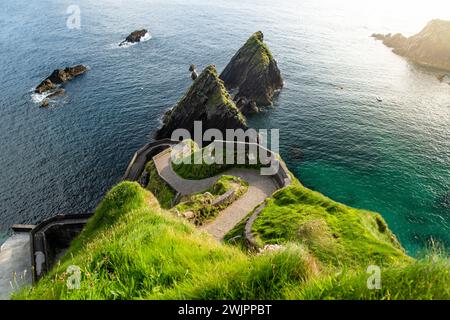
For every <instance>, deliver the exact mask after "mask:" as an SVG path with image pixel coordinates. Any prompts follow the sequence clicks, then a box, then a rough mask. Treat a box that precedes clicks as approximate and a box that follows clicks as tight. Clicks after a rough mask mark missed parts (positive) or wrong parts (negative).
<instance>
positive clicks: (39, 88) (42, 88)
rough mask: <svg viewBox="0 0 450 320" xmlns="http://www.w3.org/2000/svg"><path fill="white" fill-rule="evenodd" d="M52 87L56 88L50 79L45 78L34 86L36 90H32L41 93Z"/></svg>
mask: <svg viewBox="0 0 450 320" xmlns="http://www.w3.org/2000/svg"><path fill="white" fill-rule="evenodd" d="M54 88H56V85H55V84H54V83H53V82H51V81H50V79H45V80H44V81H42V82H41V83H40V84H39V85H38V86H37V87H36V90H34V92H36V93H43V92H45V91H48V90H52V89H54Z"/></svg>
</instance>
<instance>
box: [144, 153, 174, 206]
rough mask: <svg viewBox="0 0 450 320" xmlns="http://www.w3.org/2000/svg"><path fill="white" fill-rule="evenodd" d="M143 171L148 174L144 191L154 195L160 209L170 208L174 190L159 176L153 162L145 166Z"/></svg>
mask: <svg viewBox="0 0 450 320" xmlns="http://www.w3.org/2000/svg"><path fill="white" fill-rule="evenodd" d="M145 171H146V172H147V174H148V184H147V187H146V189H147V190H149V191H150V192H152V193H153V194H154V195H155V197H156V198H157V199H158V201H159V203H160V205H161V207H162V208H165V209H168V208H171V207H172V205H173V201H174V199H175V196H176V192H175V190H173V188H172V187H171V186H170V185H169V184H167V182H165V181H164V180H163V179H162V178H161V177H160V176H159V174H158V171H157V170H156V166H155V163H154V162H153V160H151V161H149V162H148V163H147V164H146V166H145Z"/></svg>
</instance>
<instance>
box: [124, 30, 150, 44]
mask: <svg viewBox="0 0 450 320" xmlns="http://www.w3.org/2000/svg"><path fill="white" fill-rule="evenodd" d="M147 33H148V30H147V29H142V30H135V31H133V32H132V33H130V34H129V35H128V36H127V37H126V38H125V40H124V41H122V42H121V43H120V44H119V46H123V45H125V44H127V43H136V42H140V41H141V39H142V38H143V37H145V35H146V34H147Z"/></svg>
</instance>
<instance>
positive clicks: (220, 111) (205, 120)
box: [156, 66, 247, 139]
mask: <svg viewBox="0 0 450 320" xmlns="http://www.w3.org/2000/svg"><path fill="white" fill-rule="evenodd" d="M194 121H202V129H203V132H204V131H205V130H207V129H210V128H216V129H219V130H220V131H222V132H223V133H225V130H226V129H237V128H242V129H246V128H247V125H246V121H245V118H244V116H243V115H242V113H241V112H240V111H239V110H238V108H237V107H236V105H235V104H234V102H233V101H232V99H231V97H230V95H229V94H228V92H227V90H226V89H225V86H224V84H223V82H222V80H220V79H219V77H218V75H217V71H216V68H215V67H214V66H208V67H206V68H205V70H203V72H202V73H201V74H200V75H199V76H198V78H197V79H196V80H195V81H194V83H193V84H192V85H191V87H190V88H189V90H188V91H187V93H186V94H185V95H184V96H183V98H182V99H181V100H180V101H179V102H178V103H177V105H176V106H175V107H173V109H171V110H169V111H168V112H167V113H166V114H165V115H164V119H163V126H162V128H161V129H159V130H158V132H157V133H156V139H162V138H170V137H171V135H172V132H173V131H174V130H175V129H178V128H183V129H187V130H188V131H189V132H190V133H191V135H192V136H193V132H194Z"/></svg>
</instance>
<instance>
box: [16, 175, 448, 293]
mask: <svg viewBox="0 0 450 320" xmlns="http://www.w3.org/2000/svg"><path fill="white" fill-rule="evenodd" d="M286 192H287V194H285V195H284V193H283V192H280V193H279V194H278V195H276V196H275V197H274V199H272V200H269V202H270V204H269V206H270V205H272V206H274V207H273V208H274V209H275V208H277V207H278V208H279V210H286V212H288V213H289V211H292V210H294V208H295V207H296V206H301V207H303V209H305V210H304V212H306V209H307V208H310V209H311V212H312V213H313V214H315V215H320V214H325V215H328V214H330V215H331V214H332V212H334V213H336V217H335V219H331V217H330V220H335V221H334V223H331V224H329V226H330V227H333V226H334V224H336V225H337V226H339V227H337V229H336V230H335V232H336V233H337V235H338V236H339V237H340V238H341V240H342V241H345V242H347V244H345V245H343V246H342V248H340V249H339V250H341V249H342V250H348V251H349V252H348V255H349V256H352V255H353V251H355V250H356V251H357V252H358V248H359V247H361V246H368V245H371V244H373V246H372V247H371V248H372V249H371V250H369V251H368V252H367V253H366V254H365V255H366V256H367V257H369V259H368V260H367V259H350V260H348V259H346V258H345V255H344V259H342V266H339V267H338V266H336V265H333V264H331V265H329V264H327V260H328V259H329V257H328V253H327V254H325V255H324V256H321V255H320V254H319V252H318V251H317V250H318V248H315V247H314V246H311V245H310V244H309V243H304V242H303V241H300V240H301V239H299V238H297V237H295V236H294V237H287V236H283V237H284V238H280V237H278V239H283V241H282V243H283V247H282V248H281V249H278V250H273V251H270V250H266V251H264V252H262V253H259V254H254V253H248V252H245V251H242V250H240V249H238V248H235V247H232V246H228V245H223V244H221V243H219V242H217V241H215V240H214V239H213V238H211V237H210V236H209V235H208V234H205V233H201V232H199V231H198V230H196V229H195V227H194V226H193V225H191V224H189V223H187V222H186V221H185V220H183V219H181V218H177V217H175V215H173V214H171V213H170V212H168V211H165V210H162V209H161V208H160V207H159V205H158V203H157V201H156V199H155V198H154V197H153V195H152V194H151V193H150V192H148V191H146V190H144V189H143V188H141V187H140V186H139V185H138V184H137V183H131V182H123V183H121V184H119V185H118V186H116V187H114V188H113V189H112V190H111V191H110V192H109V193H108V194H107V196H106V197H105V198H104V200H103V201H102V203H101V204H100V205H99V207H98V209H97V211H96V213H95V215H94V217H93V218H92V219H91V220H90V221H89V223H88V225H87V226H86V228H85V230H84V231H83V232H82V234H81V235H80V236H79V238H78V239H76V240H75V241H74V243H73V244H72V246H71V248H70V250H69V252H68V253H67V254H66V255H65V256H64V257H63V258H62V261H61V263H60V264H59V265H57V266H56V267H55V268H54V270H53V271H52V272H51V273H50V274H48V275H47V276H45V277H44V278H43V279H42V280H41V281H40V282H39V283H38V284H37V285H36V286H35V287H33V288H30V289H26V290H24V291H22V292H21V293H19V294H16V295H15V298H16V299H283V298H287V299H319V298H320V299H322V298H323V299H329V298H346V299H359V298H371V299H405V298H409V299H411V298H412V299H421V298H423V299H431V298H447V299H448V298H450V293H449V288H448V280H449V268H448V267H449V264H448V260H446V259H443V258H439V257H438V256H434V257H433V258H430V259H427V260H423V261H420V262H415V261H413V259H410V258H408V257H407V256H406V255H405V254H404V253H403V252H402V251H401V249H400V248H399V246H398V244H397V243H396V242H395V241H391V240H390V234H389V233H388V230H387V229H385V230H384V231H383V232H381V233H380V234H378V233H379V227H377V226H375V225H373V224H372V223H371V222H368V224H366V223H363V222H362V220H361V219H360V218H358V214H360V212H358V210H350V209H348V210H349V212H347V213H345V214H347V215H348V216H349V217H347V218H344V219H341V218H342V215H343V213H342V214H341V213H339V210H340V209H339V208H338V210H336V211H334V210H330V212H329V213H324V212H323V211H322V210H319V209H318V207H322V208H324V209H325V208H330V209H331V208H333V203H331V201H330V200H327V199H325V198H321V197H320V196H318V195H317V194H313V193H310V192H306V190H305V191H304V192H303V191H302V192H301V193H296V191H295V189H292V190H289V191H286ZM334 205H337V204H334ZM315 207H317V208H315ZM300 209H301V208H300V207H299V210H300ZM291 217H293V216H292V215H291ZM298 217H299V216H297V218H298ZM304 220H305V219H304ZM337 220H342V221H341V222H339V223H338V222H337ZM327 221H328V220H327ZM284 225H285V226H287V225H286V224H284ZM296 225H299V226H301V225H302V222H301V221H300V222H298V223H296ZM354 227H355V228H356V229H355V230H352V228H354ZM377 229H378V231H377ZM258 230H259V229H258ZM360 232H361V233H362V236H359V237H358V236H356V237H355V235H356V234H357V233H360ZM288 233H289V232H288ZM278 234H279V235H283V234H284V233H283V232H281V233H278ZM367 234H371V235H370V236H369V235H367ZM382 234H384V235H385V236H383V235H382ZM267 236H268V235H267V233H266V234H263V233H262V238H264V239H268V237H267ZM288 239H290V240H292V241H293V242H289V241H287V240H288ZM368 248H369V247H368ZM371 256H373V257H375V258H377V257H378V258H379V257H381V256H382V257H383V259H386V262H389V263H391V262H392V265H388V263H386V265H385V266H384V267H383V273H382V274H383V287H382V290H375V291H373V290H368V289H367V286H366V281H367V274H365V270H366V268H367V264H366V263H367V262H368V261H372V259H371V258H370V257H371ZM332 260H333V259H332V258H331V259H330V261H332ZM376 260H377V259H375V260H374V261H376ZM358 261H359V262H361V263H360V264H358V263H357V262H358ZM349 262H350V263H349ZM70 265H76V266H78V267H79V268H80V271H81V281H80V288H79V289H76V290H70V289H68V287H67V281H68V280H70V277H71V274H70V273H67V272H66V271H67V268H68V267H69V266H70ZM343 271H345V272H343ZM430 282H431V283H430Z"/></svg>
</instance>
